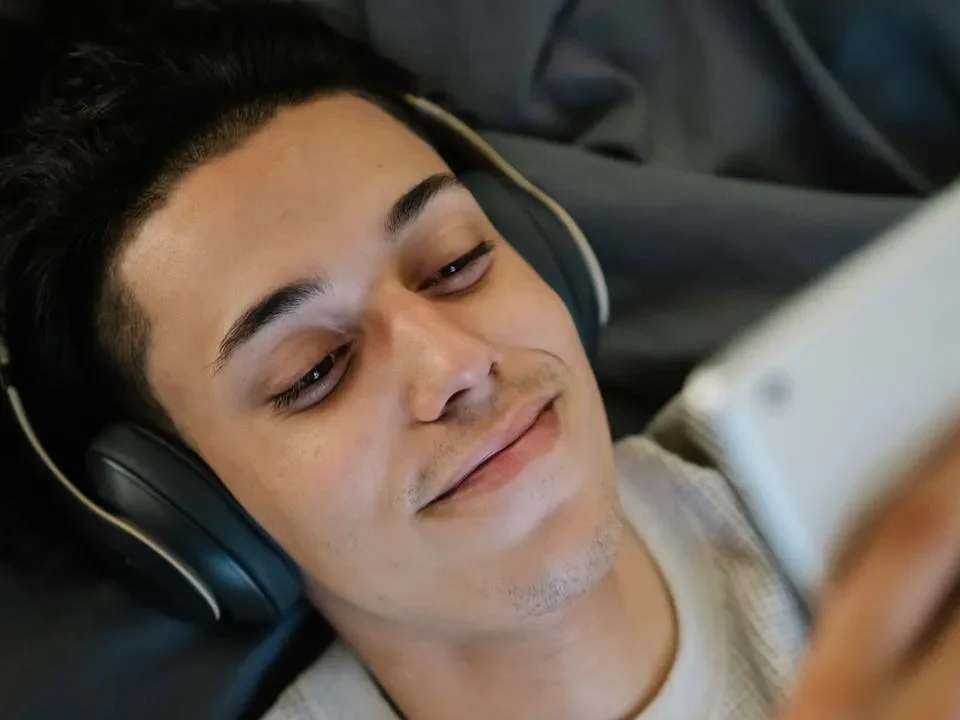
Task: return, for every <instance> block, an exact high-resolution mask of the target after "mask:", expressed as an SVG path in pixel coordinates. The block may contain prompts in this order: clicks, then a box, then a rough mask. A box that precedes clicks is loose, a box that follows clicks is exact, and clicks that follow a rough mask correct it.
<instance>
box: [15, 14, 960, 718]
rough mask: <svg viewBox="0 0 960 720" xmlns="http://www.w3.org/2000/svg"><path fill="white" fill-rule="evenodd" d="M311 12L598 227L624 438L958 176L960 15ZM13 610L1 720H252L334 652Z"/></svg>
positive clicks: (38, 600)
mask: <svg viewBox="0 0 960 720" xmlns="http://www.w3.org/2000/svg"><path fill="white" fill-rule="evenodd" d="M308 1H310V2H315V3H317V4H319V5H321V6H322V7H323V9H324V11H325V12H326V13H327V15H328V17H329V18H330V20H331V21H332V22H333V23H334V24H336V25H338V26H340V27H341V28H342V29H345V30H347V31H349V32H351V33H353V34H355V35H357V36H360V37H362V38H365V39H367V40H368V41H369V42H371V43H372V44H373V45H374V46H376V47H377V48H378V49H379V50H380V51H381V52H382V53H383V54H385V55H387V56H390V57H392V58H393V59H395V60H397V61H398V62H399V63H400V64H402V65H404V66H406V67H407V68H408V69H410V70H411V71H413V72H414V73H415V74H416V75H417V76H418V77H419V78H420V81H421V91H422V92H423V93H425V94H427V95H430V96H431V97H433V98H435V99H438V100H439V101H440V102H442V103H443V104H445V105H446V106H447V107H448V108H450V109H452V110H454V111H455V112H457V113H459V114H460V115H462V116H464V117H465V118H466V119H468V120H469V121H471V122H472V123H473V124H474V125H476V126H478V127H480V128H483V129H484V131H485V134H486V136H487V137H488V139H490V140H491V142H493V144H494V145H495V146H496V147H498V148H499V149H500V150H501V151H502V152H503V153H504V154H505V155H506V156H507V157H508V158H509V159H510V160H511V161H512V162H513V163H514V164H515V165H516V166H517V167H518V168H519V169H520V170H521V171H522V172H524V173H525V174H526V175H527V176H528V177H529V178H531V179H532V180H533V181H535V182H536V183H537V184H539V185H540V186H541V187H543V188H544V189H545V190H546V191H547V192H549V193H550V194H552V195H553V196H554V197H555V198H556V199H557V200H558V201H560V202H561V203H562V204H563V205H564V206H565V207H566V208H567V209H568V210H570V211H571V213H572V214H573V216H574V217H575V218H576V219H577V220H578V221H579V222H580V224H581V225H582V226H583V228H584V230H585V231H586V233H587V235H588V237H589V238H590V239H591V241H592V243H593V245H594V247H595V249H596V251H597V254H598V257H599V259H600V261H601V263H602V264H603V266H604V269H605V271H606V273H607V277H608V281H609V283H610V287H611V292H612V300H613V303H612V310H613V315H612V320H611V324H610V326H609V328H608V329H607V331H606V333H605V334H604V337H603V341H602V347H601V351H600V357H599V358H598V360H597V371H598V375H599V378H600V381H601V386H602V387H603V389H604V391H605V394H606V396H607V406H608V409H609V410H610V415H611V423H612V426H613V430H614V433H615V434H617V435H620V434H623V433H625V432H629V431H635V430H638V429H640V427H642V426H643V425H644V424H645V423H646V421H647V419H648V418H649V417H650V416H651V415H652V414H653V413H654V412H655V411H656V409H657V408H658V407H660V405H661V404H662V403H663V402H664V401H665V400H666V399H667V398H668V397H669V396H670V395H671V394H672V393H673V392H675V391H676V389H677V388H678V387H679V384H680V382H681V381H682V379H683V376H684V374H685V373H686V372H687V370H688V369H689V368H690V366H691V365H692V364H693V363H695V362H696V361H697V360H699V359H700V358H702V357H704V356H705V355H706V354H708V353H710V352H711V351H713V350H714V349H715V348H716V347H717V346H718V345H719V344H721V343H723V342H725V341H726V340H728V339H729V338H730V337H731V336H733V335H734V334H735V333H736V332H737V331H739V330H740V329H742V328H743V327H744V326H745V325H747V324H748V323H749V322H751V321H752V320H753V319H755V318H757V317H758V316H760V315H762V314H764V313H765V312H767V311H768V310H769V309H770V308H772V307H773V306H774V305H775V304H776V303H778V302H780V301H781V300H782V299H783V298H784V297H785V296H786V295H787V294H789V293H790V292H792V291H793V290H795V289H796V288H797V287H799V286H800V285H802V284H803V283H804V282H806V281H807V280H808V279H809V278H811V277H813V276H814V275H816V274H817V273H819V272H821V271H822V270H824V269H825V268H827V267H829V266H830V265H831V264H833V263H834V262H836V261H837V260H838V259H839V258H841V257H843V256H844V254H846V253H848V252H850V251H851V250H853V249H855V248H856V247H858V246H859V245H861V244H862V243H864V242H866V241H867V240H868V239H869V238H870V237H872V236H873V235H875V234H876V233H877V232H878V231H879V230H881V229H882V228H884V227H887V226H888V225H889V224H891V223H892V222H894V221H895V220H896V219H897V218H899V217H901V216H903V215H904V214H905V213H906V212H908V211H909V210H910V209H911V208H912V207H914V206H915V205H916V203H917V202H919V201H920V200H921V199H922V197H924V196H925V195H927V194H929V193H931V192H933V191H934V190H935V189H936V188H938V187H940V186H942V185H943V184H944V183H945V182H946V181H947V180H948V179H950V178H952V177H953V176H954V175H956V174H957V172H958V169H960V0H308ZM11 2H13V3H14V4H23V5H27V4H29V2H30V0H0V10H2V9H4V8H6V7H10V4H11ZM0 424H2V423H0ZM8 430H9V429H8V428H7V429H5V431H8ZM0 435H3V437H4V438H9V437H12V436H11V435H10V434H9V432H7V434H4V433H2V432H0ZM6 448H7V446H5V445H0V460H2V455H3V453H2V451H3V450H5V449H6ZM14 472H19V475H18V477H22V478H23V481H24V482H32V481H33V477H32V476H30V477H29V478H28V473H27V470H26V466H24V469H23V470H22V471H18V470H17V469H16V467H15V466H14V467H11V465H10V461H9V459H7V461H6V462H5V464H3V465H2V466H0V473H6V476H7V477H11V475H12V474H13V473H14ZM38 487H40V485H39V484H38ZM45 497H46V496H45V495H44V496H42V497H41V500H42V502H38V503H37V505H36V507H35V508H34V510H35V516H37V517H41V516H42V517H44V518H49V521H48V522H46V523H45V524H46V525H47V526H49V525H50V524H51V522H54V521H55V518H56V517H57V516H55V515H53V514H52V513H51V509H52V507H53V505H52V503H49V502H47V501H46V500H44V498H45ZM24 517H27V518H29V517H31V516H30V515H29V514H25V515H24ZM25 527H26V526H25ZM47 559H49V558H47ZM0 610H2V612H0V636H2V637H3V638H4V640H6V651H5V652H0V718H7V717H16V718H29V719H30V720H47V719H48V718H50V719H54V718H55V719H57V720H59V719H60V718H67V717H71V718H72V717H83V718H94V717H95V718H111V719H113V718H116V719H117V720H121V719H126V718H138V719H139V720H165V719H167V718H178V719H179V720H236V719H237V718H244V719H246V718H257V717H259V715H260V714H261V713H262V712H263V710H265V709H266V707H267V706H268V705H269V703H270V702H271V701H272V699H273V698H275V697H276V695H277V693H279V692H280V691H281V690H282V688H283V686H284V685H285V684H286V683H287V682H289V681H290V680H292V677H293V675H295V673H296V671H297V670H298V669H299V668H300V667H302V666H303V664H304V663H306V662H307V661H308V660H309V657H310V656H311V653H312V652H315V651H316V647H315V645H316V644H317V643H318V642H319V639H318V635H317V632H316V628H311V624H310V623H311V620H312V621H314V622H315V621H316V618H315V617H313V616H312V615H310V614H309V613H304V614H302V615H296V614H295V615H292V616H291V617H290V618H287V619H286V620H285V622H283V623H281V624H280V625H278V626H276V627H273V628H247V629H243V628H241V629H236V628H215V629H204V628H192V627H189V626H186V625H183V624H182V623H178V622H176V621H174V620H171V619H169V618H165V617H162V616H160V615H159V614H157V613H155V612H153V611H152V610H150V609H149V608H148V607H146V606H143V605H139V604H136V603H133V602H131V601H130V599H129V597H128V596H127V595H126V594H125V593H123V592H122V591H121V590H120V589H119V588H118V587H117V585H116V583H115V582H113V581H112V580H111V579H109V578H106V577H100V576H93V577H91V576H90V575H89V574H88V573H87V571H86V570H85V569H82V568H77V570H76V573H65V572H63V571H59V572H57V573H56V574H54V575H38V576H37V577H30V578H26V577H22V576H21V574H20V573H19V572H12V571H10V570H8V569H7V568H6V567H4V566H3V565H2V564H0ZM320 638H322V635H321V636H320Z"/></svg>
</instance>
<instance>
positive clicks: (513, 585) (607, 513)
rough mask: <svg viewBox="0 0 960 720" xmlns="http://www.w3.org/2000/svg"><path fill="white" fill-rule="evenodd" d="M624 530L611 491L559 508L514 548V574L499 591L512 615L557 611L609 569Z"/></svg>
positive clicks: (505, 579) (596, 582) (593, 583)
mask: <svg viewBox="0 0 960 720" xmlns="http://www.w3.org/2000/svg"><path fill="white" fill-rule="evenodd" d="M623 532H624V526H623V519H622V515H621V513H620V509H619V504H618V503H617V500H616V496H615V495H613V494H608V495H606V496H604V497H602V498H600V499H597V498H592V502H589V503H586V502H585V503H575V504H571V505H569V506H567V507H565V508H562V509H560V510H559V511H558V512H557V513H555V514H554V515H553V516H552V517H550V518H549V519H548V520H547V521H546V522H544V523H543V525H542V526H541V527H539V528H538V529H537V530H536V532H534V533H533V534H532V535H531V536H530V537H529V538H528V541H527V542H525V543H524V545H523V547H522V548H517V550H518V551H519V555H518V557H517V558H516V562H515V563H512V564H513V568H512V570H513V572H511V573H509V574H508V575H507V576H506V577H504V582H503V586H502V587H501V588H500V590H501V592H500V593H498V594H499V595H501V597H503V598H504V599H506V600H507V601H508V604H509V608H510V611H511V613H512V614H514V616H515V617H517V616H519V617H521V618H530V617H539V616H543V615H548V614H551V613H554V612H557V611H559V610H562V609H563V607H564V606H566V605H568V604H569V603H571V602H573V601H574V600H576V599H577V598H579V597H581V596H583V595H584V594H586V593H587V592H589V591H590V590H591V589H592V588H593V587H595V586H596V585H597V584H598V583H599V582H600V581H601V580H603V578H604V577H606V576H607V574H608V573H609V572H610V571H611V569H612V568H613V566H614V563H615V561H616V558H617V553H618V552H619V549H620V544H621V539H622V537H623Z"/></svg>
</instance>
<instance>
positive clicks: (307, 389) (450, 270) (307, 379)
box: [273, 240, 493, 411]
mask: <svg viewBox="0 0 960 720" xmlns="http://www.w3.org/2000/svg"><path fill="white" fill-rule="evenodd" d="M492 250H493V243H492V242H491V241H489V240H484V241H483V242H481V243H480V244H479V245H477V246H476V247H475V248H473V249H472V250H470V251H469V252H467V253H465V254H464V255H461V256H460V257H458V258H457V259H456V260H454V261H453V262H451V263H448V264H447V265H444V266H443V267H442V268H440V270H438V271H437V272H435V273H433V274H432V275H430V276H429V277H428V278H427V279H426V280H424V281H423V282H422V283H420V285H419V287H418V288H417V290H418V291H419V292H425V291H427V290H432V289H433V288H435V287H436V286H438V285H440V284H441V283H443V282H444V281H446V280H449V279H451V278H457V277H459V276H460V275H461V273H463V272H464V271H465V270H469V269H470V268H471V267H473V266H474V265H475V264H476V263H477V262H478V261H479V260H482V259H483V258H484V257H486V256H487V255H489V254H490V252H491V251H492ZM481 277H482V275H481ZM479 280H480V278H479V277H478V278H477V279H476V280H473V281H472V282H470V283H469V284H468V285H466V286H465V287H463V288H456V289H454V290H452V291H451V293H450V294H451V295H452V294H456V293H458V292H461V291H462V290H465V289H467V288H469V287H473V285H475V284H476V283H477V282H479ZM352 348H353V344H352V343H345V344H344V345H341V346H340V347H338V348H336V349H335V350H333V351H332V352H330V353H328V354H327V355H326V356H325V357H324V358H323V360H321V361H320V362H319V363H317V364H316V365H314V366H313V367H312V368H311V369H310V372H308V373H307V374H306V375H304V376H303V377H301V378H300V379H299V380H297V381H296V382H295V383H294V384H293V385H291V386H290V387H289V388H288V389H287V390H284V391H283V392H282V393H280V394H279V395H276V396H275V397H274V398H273V405H274V407H275V408H276V409H277V410H279V411H282V410H290V409H291V408H293V407H294V406H295V405H297V404H298V403H300V401H301V400H302V399H303V398H304V397H305V396H306V395H307V394H314V395H317V394H319V395H318V396H317V399H316V400H315V401H313V402H311V403H310V404H311V405H313V404H316V403H319V402H320V401H322V400H324V399H325V398H326V397H327V396H329V395H330V393H332V392H333V390H335V389H336V387H337V385H336V383H337V382H338V381H339V379H340V378H335V380H334V381H333V387H331V388H330V389H329V391H327V392H326V393H324V392H323V386H329V385H330V384H331V383H329V382H327V380H328V379H329V378H330V377H331V376H334V375H335V372H336V371H338V370H339V374H340V377H342V376H343V375H345V374H346V372H347V369H348V367H349V360H348V361H347V363H346V364H345V365H344V364H343V363H342V362H341V361H342V360H343V359H344V358H346V357H347V356H348V355H349V353H350V350H351V349H352ZM318 388H319V389H318Z"/></svg>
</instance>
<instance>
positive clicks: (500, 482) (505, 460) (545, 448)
mask: <svg viewBox="0 0 960 720" xmlns="http://www.w3.org/2000/svg"><path fill="white" fill-rule="evenodd" d="M558 434H559V417H558V415H557V409H556V398H552V399H550V400H549V401H547V402H546V403H543V404H540V405H530V406H527V407H526V408H524V409H522V410H521V411H519V412H518V413H517V415H516V417H515V418H514V420H513V422H512V423H511V425H510V427H509V428H508V429H507V430H506V431H505V432H501V433H500V434H499V436H497V437H495V438H494V439H492V440H490V441H488V442H487V443H486V447H487V450H486V452H485V453H484V451H483V450H481V451H479V453H480V454H479V456H478V457H476V458H475V459H474V460H472V461H468V464H467V467H468V468H470V469H469V470H467V471H466V472H465V473H464V474H463V475H462V477H461V478H460V480H458V481H457V482H455V483H454V485H453V486H452V487H450V488H449V489H448V490H446V491H444V492H443V493H441V494H440V495H438V496H437V497H436V498H435V499H434V500H432V501H431V502H430V503H428V504H427V505H426V506H425V507H424V510H428V509H432V508H435V507H437V506H439V505H446V504H450V503H452V502H456V501H458V500H460V499H461V498H466V497H468V496H471V497H472V496H475V495H481V494H485V493H488V492H492V491H494V490H496V489H498V488H500V487H502V486H504V485H507V484H509V483H510V482H511V481H512V480H514V479H515V478H516V477H517V476H518V475H520V474H521V472H522V471H523V469H524V468H525V467H527V465H529V464H530V463H531V462H533V461H534V460H535V459H536V458H538V457H540V456H541V455H544V454H545V453H547V452H549V451H550V449H552V447H553V446H554V444H555V442H556V439H557V435H558ZM473 463H475V464H473ZM471 464H472V467H471Z"/></svg>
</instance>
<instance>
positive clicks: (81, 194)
mask: <svg viewBox="0 0 960 720" xmlns="http://www.w3.org/2000/svg"><path fill="white" fill-rule="evenodd" d="M71 5H72V6H73V9H72V12H71V17H72V22H69V23H67V22H64V21H63V19H62V16H61V19H60V20H59V21H57V23H56V24H57V27H56V28H54V30H53V31H52V32H50V33H47V34H46V35H45V34H43V33H42V32H41V33H38V32H36V31H33V32H32V33H31V32H24V33H21V34H20V36H19V37H20V42H19V43H11V44H8V48H11V47H12V48H17V49H18V51H20V52H22V53H23V55H22V56H21V57H19V58H12V59H11V60H10V62H8V64H7V67H8V68H11V67H14V68H17V69H16V70H15V71H13V72H12V77H11V78H8V82H7V83H6V86H5V88H4V89H3V90H0V92H2V93H4V94H5V96H6V99H4V100H2V101H0V106H3V107H4V108H5V109H4V111H3V114H2V116H0V287H3V288H4V289H5V291H6V305H7V307H6V313H5V314H6V317H7V322H8V338H9V340H10V343H11V346H12V349H13V351H14V360H15V365H14V372H15V375H16V377H17V380H18V382H19V384H20V385H21V386H23V387H25V390H26V392H25V395H26V397H27V400H28V401H29V404H30V406H31V411H32V413H33V415H34V420H35V422H36V424H37V425H38V426H39V427H40V432H41V435H42V436H43V437H44V439H45V440H46V441H47V442H48V443H51V444H53V447H54V449H55V450H60V453H61V454H62V456H63V457H66V458H68V459H69V460H70V461H73V462H76V461H79V460H82V457H83V452H82V451H83V449H84V448H85V447H86V444H87V443H88V442H89V440H90V436H91V434H92V433H93V432H95V431H96V429H97V428H99V427H100V426H101V425H102V423H103V422H105V421H106V420H108V419H110V418H111V417H112V416H116V415H118V414H120V413H122V414H123V415H124V416H125V417H128V418H131V419H137V420H140V421H142V422H148V423H150V424H153V425H155V426H161V428H162V429H172V428H170V427H169V420H168V418H167V417H166V414H165V413H164V411H163V409H162V408H161V407H160V405H159V404H158V403H157V401H156V400H155V398H154V395H153V393H152V392H151V389H150V387H149V386H148V383H147V382H146V380H145V372H144V370H145V369H144V355H145V350H146V347H147V343H148V339H149V335H150V325H149V322H148V321H147V318H146V317H145V315H144V314H143V312H142V311H141V310H140V308H139V307H138V305H137V303H136V302H135V301H134V300H133V298H132V297H131V295H130V293H129V292H127V291H126V289H125V288H124V287H123V284H122V282H120V280H119V278H118V277H117V273H116V271H115V259H116V258H117V256H118V253H119V252H120V250H122V248H123V246H124V242H126V241H127V240H128V239H129V238H130V237H131V236H132V235H133V234H134V233H135V231H136V229H137V227H138V224H139V223H140V222H141V221H142V220H143V218H144V217H145V216H147V215H148V214H149V213H150V212H151V210H152V209H154V208H156V207H157V206H158V205H159V204H161V203H162V202H163V201H164V199H165V197H166V196H167V194H168V193H169V191H170V190H171V187H172V186H173V184H174V183H176V182H177V180H178V179H179V178H181V177H182V176H183V175H184V174H185V173H187V172H189V170H190V169H191V168H192V167H194V166H196V165H197V164H199V163H202V162H204V161H205V160H207V159H210V158H212V157H215V156H217V155H220V154H222V153H225V152H228V151H229V150H230V149H231V148H233V147H235V146H236V145H237V144H238V143H241V142H242V141H243V140H244V138H245V137H247V136H248V135H249V134H250V133H252V132H253V131H255V130H256V129H257V128H259V127H260V126H262V125H263V124H264V123H265V122H267V121H268V120H269V119H270V118H271V116H272V115H273V114H274V113H275V112H276V111H277V110H278V109H279V108H281V107H283V106H286V105H294V104H297V103H302V102H305V101H308V100H310V99H312V98H314V97H316V96H318V95H321V94H324V93H331V92H338V91H346V92H352V93H356V94H359V95H362V96H364V97H367V98H369V99H371V100H373V101H374V102H377V103H378V104H380V105H381V106H383V107H385V108H386V109H388V110H389V111H391V112H393V113H394V114H396V115H398V116H401V115H402V114H403V111H402V109H401V108H402V105H403V104H402V97H401V95H402V93H403V92H405V91H406V90H407V89H408V86H409V79H408V77H407V76H406V75H405V74H404V73H403V72H402V71H401V70H399V69H398V68H397V67H395V66H394V65H392V64H391V63H389V62H386V61H384V60H383V59H381V58H379V57H377V56H376V55H374V54H373V53H371V52H370V51H368V50H367V48H365V47H364V46H362V45H360V44H357V43H355V42H353V41H350V40H348V39H345V38H343V37H341V36H339V35H337V34H336V33H335V32H333V31H332V30H331V29H329V27H328V26H327V25H325V24H324V22H323V21H322V20H321V19H320V18H319V17H318V16H317V14H316V12H315V11H314V10H313V9H312V8H310V7H308V6H305V5H302V4H300V3H297V2H288V1H285V0H273V1H272V2H263V1H260V0H246V1H238V0H235V1H233V2H229V1H224V0H219V1H216V2H214V1H206V2H174V0H168V1H166V2H160V1H158V0H153V1H151V0H127V1H126V2H122V1H120V0H116V1H114V2H112V3H108V4H106V5H104V4H103V3H102V2H100V3H97V6H98V7H100V10H99V11H98V12H97V13H96V14H90V13H85V12H84V11H83V10H82V8H83V5H82V4H79V5H78V4H77V3H76V2H75V3H72V4H71ZM104 8H106V10H104ZM66 26H69V27H66ZM51 27H52V26H51ZM7 52H8V53H9V52H11V51H10V50H8V51H7ZM11 63H12V64H11ZM31 64H33V66H34V68H35V67H36V66H42V67H43V70H42V71H37V70H36V69H33V70H31V69H30V68H31ZM78 467H79V466H78Z"/></svg>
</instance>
